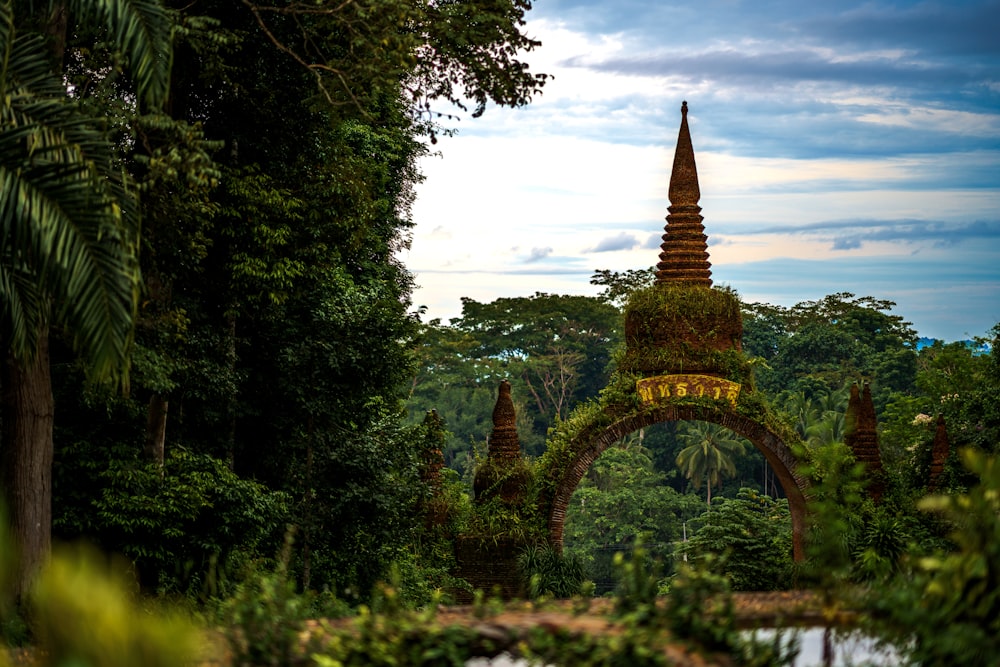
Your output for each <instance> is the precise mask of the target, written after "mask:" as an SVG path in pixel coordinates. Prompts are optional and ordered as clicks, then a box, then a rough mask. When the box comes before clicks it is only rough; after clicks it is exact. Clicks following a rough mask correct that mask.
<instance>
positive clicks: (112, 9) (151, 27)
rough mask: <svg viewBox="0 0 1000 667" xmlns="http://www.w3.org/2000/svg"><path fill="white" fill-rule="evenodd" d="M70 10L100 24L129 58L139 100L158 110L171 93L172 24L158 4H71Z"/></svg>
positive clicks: (149, 0)
mask: <svg viewBox="0 0 1000 667" xmlns="http://www.w3.org/2000/svg"><path fill="white" fill-rule="evenodd" d="M72 7H73V10H74V11H76V12H79V13H80V14H81V16H87V17H90V16H92V17H93V18H95V19H98V20H100V21H101V22H102V23H104V25H105V27H107V29H108V31H109V32H110V34H111V35H112V36H113V38H114V41H115V43H116V44H117V45H118V46H119V48H120V49H121V50H122V51H123V52H124V54H125V55H126V56H128V61H129V69H130V71H131V73H132V78H133V79H135V82H136V85H137V87H138V90H139V97H140V98H141V99H142V100H143V101H144V102H145V103H146V104H147V105H149V106H150V107H151V108H159V107H160V106H162V104H163V103H164V102H165V101H166V99H167V94H168V93H169V90H170V68H171V65H172V64H173V48H172V38H173V20H172V18H171V16H170V13H169V12H168V11H167V9H166V8H165V7H164V6H163V3H162V2H159V1H158V0H74V1H73V3H72Z"/></svg>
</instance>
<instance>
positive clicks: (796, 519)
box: [547, 405, 808, 561]
mask: <svg viewBox="0 0 1000 667" xmlns="http://www.w3.org/2000/svg"><path fill="white" fill-rule="evenodd" d="M677 421H706V422H711V423H714V424H718V425H719V426H722V427H724V428H727V429H729V430H730V431H732V432H734V433H736V434H738V435H740V436H742V437H744V438H745V439H746V440H748V441H749V442H750V443H751V444H752V445H753V446H754V447H755V448H756V449H757V450H758V451H759V452H761V454H763V456H764V458H765V460H766V461H767V463H768V465H770V466H771V469H772V471H773V473H774V475H775V477H776V478H777V480H778V483H779V484H780V486H781V488H782V490H783V491H784V493H785V496H786V497H787V498H788V508H789V512H790V514H791V517H792V550H793V557H794V558H795V560H796V561H801V560H803V558H804V556H805V552H804V536H805V523H806V509H805V491H806V489H807V488H808V482H807V480H806V479H805V478H803V477H802V476H801V475H800V474H799V473H798V470H797V469H798V464H799V461H798V459H797V457H796V456H795V455H794V453H793V452H792V450H791V448H790V447H789V446H788V445H787V444H786V443H785V442H784V441H783V440H782V439H781V438H780V437H779V436H778V435H777V434H775V433H773V432H772V431H771V430H770V429H768V428H767V427H766V426H764V425H762V424H761V423H759V422H757V421H755V420H753V419H750V418H748V417H745V416H743V415H740V414H738V413H735V412H732V411H728V410H725V409H705V408H704V407H703V406H699V407H695V406H685V405H662V406H658V407H656V408H654V409H652V410H645V411H642V412H639V413H636V414H631V415H627V416H625V417H623V418H621V419H619V420H617V421H615V422H613V423H612V424H610V425H608V426H606V427H604V428H600V429H597V430H596V431H593V432H582V433H581V434H580V435H579V436H578V437H577V439H576V440H575V441H574V442H573V446H572V447H571V449H572V452H573V454H572V455H571V458H570V459H569V460H568V461H567V462H566V465H564V466H561V470H560V471H558V473H557V474H556V476H555V480H554V481H555V484H554V485H553V487H552V488H553V492H552V495H551V497H550V498H549V499H548V513H547V514H548V539H549V543H550V544H552V545H553V546H554V547H556V548H557V549H562V544H563V533H564V528H565V521H566V513H567V511H568V509H569V503H570V498H571V497H572V495H573V492H574V491H575V490H576V488H577V486H578V485H579V483H580V481H581V480H582V479H583V477H584V475H586V474H587V471H588V470H589V469H590V467H591V465H592V464H593V463H594V461H596V460H597V458H598V457H599V456H600V455H601V454H602V453H604V452H605V451H606V450H607V449H608V448H609V447H611V446H613V445H614V443H615V442H617V441H619V440H620V439H622V438H624V437H626V436H628V435H630V434H632V433H635V432H636V431H638V430H640V429H642V428H646V427H648V426H652V425H653V424H658V423H665V422H677Z"/></svg>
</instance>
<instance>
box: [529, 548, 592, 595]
mask: <svg viewBox="0 0 1000 667" xmlns="http://www.w3.org/2000/svg"><path fill="white" fill-rule="evenodd" d="M517 567H518V569H519V570H520V573H521V577H522V579H523V580H524V581H525V582H526V584H527V585H526V586H525V589H526V590H527V591H528V597H529V598H530V599H532V600H535V599H538V598H540V597H543V596H544V597H555V598H569V597H573V596H574V595H580V594H581V593H582V591H583V584H584V580H585V574H584V568H583V563H582V562H581V561H580V559H579V558H578V557H576V556H574V555H573V554H562V553H559V552H558V551H556V550H555V549H553V548H552V547H551V546H549V545H547V544H546V545H544V546H541V545H532V546H528V547H526V548H525V549H524V550H522V551H521V553H519V554H518V556H517Z"/></svg>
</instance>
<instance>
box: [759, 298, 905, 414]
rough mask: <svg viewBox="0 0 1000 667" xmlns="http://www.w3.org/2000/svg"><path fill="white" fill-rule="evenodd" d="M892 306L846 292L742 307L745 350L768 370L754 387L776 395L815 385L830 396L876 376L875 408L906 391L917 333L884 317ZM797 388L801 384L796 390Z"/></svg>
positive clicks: (898, 320) (895, 317)
mask: <svg viewBox="0 0 1000 667" xmlns="http://www.w3.org/2000/svg"><path fill="white" fill-rule="evenodd" d="M894 306H895V304H894V303H893V302H892V301H886V300H881V299H875V298H873V297H870V296H865V297H857V296H855V295H854V294H851V293H849V292H840V293H837V294H830V295H828V296H826V297H823V298H822V299H819V300H817V301H803V302H801V303H798V304H796V305H795V306H793V307H791V308H789V309H785V308H781V307H779V306H770V305H768V304H747V305H745V306H744V309H745V310H746V312H747V313H748V315H749V317H748V318H747V321H746V323H745V326H746V334H745V338H744V340H745V342H746V343H747V345H746V349H747V352H748V353H750V354H754V355H757V356H760V357H762V358H763V359H765V360H766V362H767V366H766V367H761V368H759V369H758V370H757V373H756V376H757V383H758V386H760V387H761V388H763V389H765V390H766V391H769V392H771V393H772V394H777V393H779V392H781V391H784V390H791V391H798V390H805V391H806V393H807V394H809V393H810V389H811V388H812V387H815V386H816V385H817V384H821V385H823V386H825V387H826V388H827V389H829V390H831V391H832V390H837V389H839V388H841V387H843V386H844V385H845V384H846V383H847V382H849V381H851V380H857V379H859V378H861V377H865V378H873V377H874V378H875V379H876V383H875V385H876V386H875V388H874V389H875V396H874V398H875V403H876V405H877V406H882V405H884V403H885V401H886V399H887V396H888V393H889V392H891V391H911V390H912V389H913V386H914V381H915V374H916V370H917V366H916V358H917V357H916V352H915V350H914V348H915V345H916V340H917V336H916V332H915V331H914V330H913V329H912V325H911V324H910V323H909V322H906V321H905V320H904V319H903V318H902V317H901V316H899V315H895V314H892V313H891V310H892V308H893V307H894ZM800 383H801V384H800Z"/></svg>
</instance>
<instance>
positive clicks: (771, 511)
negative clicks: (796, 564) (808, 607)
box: [681, 488, 792, 591]
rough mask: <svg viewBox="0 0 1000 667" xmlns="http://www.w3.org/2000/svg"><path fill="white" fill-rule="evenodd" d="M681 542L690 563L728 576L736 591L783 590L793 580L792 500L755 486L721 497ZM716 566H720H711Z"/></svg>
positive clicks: (682, 549)
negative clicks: (789, 503) (762, 490)
mask: <svg viewBox="0 0 1000 667" xmlns="http://www.w3.org/2000/svg"><path fill="white" fill-rule="evenodd" d="M700 524H701V526H700V527H699V528H698V530H697V531H696V532H695V533H694V534H693V535H692V536H691V538H690V539H689V540H688V541H687V542H685V543H684V544H682V545H681V546H682V548H681V553H682V554H685V555H686V556H687V557H688V558H690V562H693V563H699V562H703V563H704V569H706V570H712V571H717V572H718V573H720V574H722V575H724V576H725V577H727V578H728V579H729V580H730V582H731V583H732V587H733V590H737V591H771V590H784V589H787V588H790V587H791V583H792V526H791V517H790V515H789V512H788V501H787V500H785V499H782V500H773V499H772V498H770V497H769V496H766V495H760V494H758V493H757V492H756V491H753V490H752V489H746V488H744V489H740V491H739V495H738V496H737V497H736V498H735V499H727V498H723V499H721V500H720V501H719V502H717V503H716V504H714V505H712V507H711V508H710V509H709V511H707V512H705V513H704V514H703V515H702V516H701V519H700ZM713 568H717V569H713Z"/></svg>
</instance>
